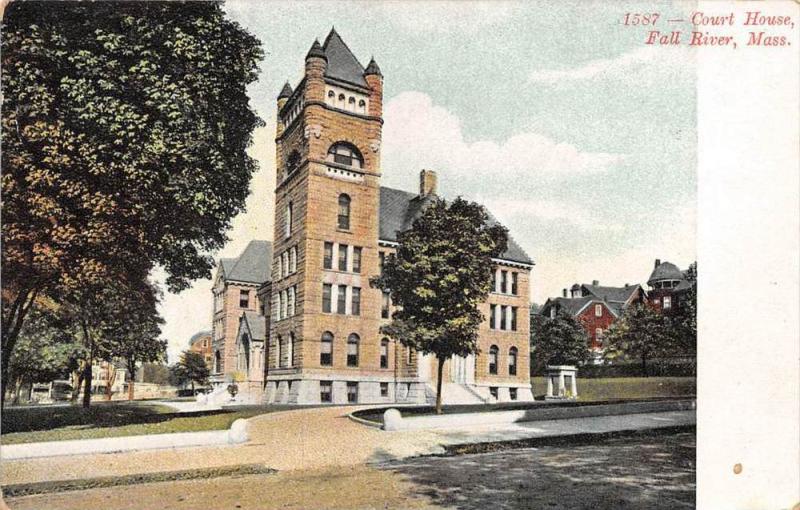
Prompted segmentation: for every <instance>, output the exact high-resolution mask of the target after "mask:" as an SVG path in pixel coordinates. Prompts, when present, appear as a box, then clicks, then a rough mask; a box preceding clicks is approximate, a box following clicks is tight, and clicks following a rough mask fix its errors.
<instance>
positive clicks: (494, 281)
mask: <svg viewBox="0 0 800 510" xmlns="http://www.w3.org/2000/svg"><path fill="white" fill-rule="evenodd" d="M492 292H497V269H492Z"/></svg>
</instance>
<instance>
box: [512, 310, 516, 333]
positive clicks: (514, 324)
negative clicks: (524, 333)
mask: <svg viewBox="0 0 800 510" xmlns="http://www.w3.org/2000/svg"><path fill="white" fill-rule="evenodd" d="M516 330H517V307H516V306H512V307H511V331H516Z"/></svg>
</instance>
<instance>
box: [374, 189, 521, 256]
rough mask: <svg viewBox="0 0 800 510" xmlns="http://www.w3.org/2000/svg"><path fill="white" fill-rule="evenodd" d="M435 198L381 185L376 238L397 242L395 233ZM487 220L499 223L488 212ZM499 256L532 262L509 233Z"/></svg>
mask: <svg viewBox="0 0 800 510" xmlns="http://www.w3.org/2000/svg"><path fill="white" fill-rule="evenodd" d="M434 199H435V195H434V194H430V195H425V196H422V197H421V196H419V195H417V194H416V193H410V192H408V191H402V190H399V189H393V188H387V187H384V186H381V193H380V214H379V222H378V239H380V240H382V241H389V242H393V243H396V242H397V233H398V232H403V231H405V230H408V229H410V228H411V226H412V225H413V223H414V220H416V219H417V218H419V217H420V215H421V214H422V212H423V211H424V210H425V207H427V205H428V204H430V203H431V202H432V201H433V200H434ZM489 222H490V223H491V224H492V225H499V224H500V222H498V221H497V220H496V219H495V218H494V216H492V215H491V213H489ZM500 258H502V259H505V260H509V261H511V262H519V263H522V264H531V265H532V264H533V260H531V258H530V257H529V256H528V254H526V253H525V251H524V250H523V249H522V248H521V247H520V246H519V245H518V244H517V243H516V241H514V239H513V238H512V237H511V235H510V234H509V236H508V248H506V251H505V252H504V253H503V254H502V255H501V256H500Z"/></svg>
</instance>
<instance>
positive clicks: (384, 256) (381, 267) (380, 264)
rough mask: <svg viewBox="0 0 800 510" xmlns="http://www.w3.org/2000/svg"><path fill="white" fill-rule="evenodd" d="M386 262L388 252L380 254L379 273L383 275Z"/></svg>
mask: <svg viewBox="0 0 800 510" xmlns="http://www.w3.org/2000/svg"><path fill="white" fill-rule="evenodd" d="M385 262H386V252H383V251H382V252H380V253H378V273H379V274H381V275H383V264H384V263H385Z"/></svg>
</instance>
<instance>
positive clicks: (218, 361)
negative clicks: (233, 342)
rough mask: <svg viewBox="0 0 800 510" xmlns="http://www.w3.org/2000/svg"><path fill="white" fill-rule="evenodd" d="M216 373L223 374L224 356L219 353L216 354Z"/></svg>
mask: <svg viewBox="0 0 800 510" xmlns="http://www.w3.org/2000/svg"><path fill="white" fill-rule="evenodd" d="M214 372H215V373H217V374H218V373H220V372H222V356H220V354H219V351H215V352H214Z"/></svg>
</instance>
